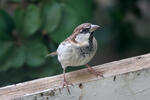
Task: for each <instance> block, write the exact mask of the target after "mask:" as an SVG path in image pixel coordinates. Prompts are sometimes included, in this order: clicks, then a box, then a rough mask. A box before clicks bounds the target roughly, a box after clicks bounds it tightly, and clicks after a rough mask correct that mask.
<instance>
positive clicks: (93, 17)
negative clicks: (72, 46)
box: [0, 0, 150, 86]
mask: <svg viewBox="0 0 150 100" xmlns="http://www.w3.org/2000/svg"><path fill="white" fill-rule="evenodd" d="M85 22H90V23H94V24H98V25H100V26H101V29H100V30H97V31H96V32H95V37H96V39H97V41H98V43H99V45H98V46H99V48H98V51H97V54H96V56H95V57H94V59H93V60H92V61H91V62H90V65H99V64H103V63H106V62H110V61H114V60H119V59H123V58H127V57H132V56H136V55H141V54H145V53H148V52H149V50H150V1H149V0H0V86H6V85H10V84H15V83H18V82H24V81H28V80H33V79H37V78H41V77H47V76H52V75H56V74H61V73H62V68H61V65H60V64H59V62H58V60H57V57H49V58H45V55H46V54H48V53H49V52H53V51H55V50H56V49H57V47H58V45H59V43H60V42H61V41H63V40H64V39H65V38H66V37H68V36H69V35H70V34H71V33H72V31H73V29H74V28H75V27H76V26H77V25H79V24H81V23H85ZM80 68H85V67H84V66H81V67H76V68H72V67H69V68H68V69H67V71H72V70H77V69H80Z"/></svg>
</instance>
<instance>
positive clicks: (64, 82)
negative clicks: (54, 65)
mask: <svg viewBox="0 0 150 100" xmlns="http://www.w3.org/2000/svg"><path fill="white" fill-rule="evenodd" d="M69 85H72V86H73V84H72V83H70V82H69V81H66V80H64V81H63V88H64V87H66V88H67V90H68V93H69V94H71V93H70V89H69Z"/></svg>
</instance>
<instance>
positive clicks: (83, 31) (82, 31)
mask: <svg viewBox="0 0 150 100" xmlns="http://www.w3.org/2000/svg"><path fill="white" fill-rule="evenodd" d="M88 31H89V28H84V29H82V30H80V33H87V32H88Z"/></svg>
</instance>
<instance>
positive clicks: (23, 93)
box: [0, 54, 150, 100]
mask: <svg viewBox="0 0 150 100" xmlns="http://www.w3.org/2000/svg"><path fill="white" fill-rule="evenodd" d="M149 67H150V54H146V55H142V56H137V57H132V58H127V59H124V60H120V61H114V62H110V63H106V64H103V65H98V66H94V69H96V70H97V71H104V77H105V78H104V79H103V78H97V77H95V75H93V74H90V73H89V72H88V70H87V69H86V68H85V69H82V70H78V71H74V72H69V73H67V74H66V78H67V80H68V81H70V82H71V83H73V84H75V86H76V85H77V84H80V83H88V82H91V81H94V80H105V79H107V78H109V77H111V76H114V75H118V74H124V73H128V72H135V71H139V70H142V69H146V68H149ZM62 77H63V76H62V75H57V76H52V77H46V78H41V79H37V80H33V81H28V82H24V83H19V84H15V85H11V86H6V87H2V88H0V100H9V99H15V98H20V97H21V98H26V97H28V96H29V95H33V94H35V95H37V94H40V93H45V92H50V93H51V90H59V88H62V79H63V78H62ZM71 87H72V86H71ZM52 95H53V92H52ZM41 96H42V94H41ZM23 100H30V99H29V98H28V99H23ZM41 100H42V99H41Z"/></svg>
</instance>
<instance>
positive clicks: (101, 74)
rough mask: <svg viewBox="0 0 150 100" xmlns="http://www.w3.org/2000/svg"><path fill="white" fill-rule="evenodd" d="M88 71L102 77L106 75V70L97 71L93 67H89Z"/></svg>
mask: <svg viewBox="0 0 150 100" xmlns="http://www.w3.org/2000/svg"><path fill="white" fill-rule="evenodd" d="M88 71H89V72H90V73H92V74H94V75H96V76H97V77H99V76H100V77H102V78H104V76H103V73H104V71H96V70H94V69H93V68H92V67H88Z"/></svg>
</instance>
